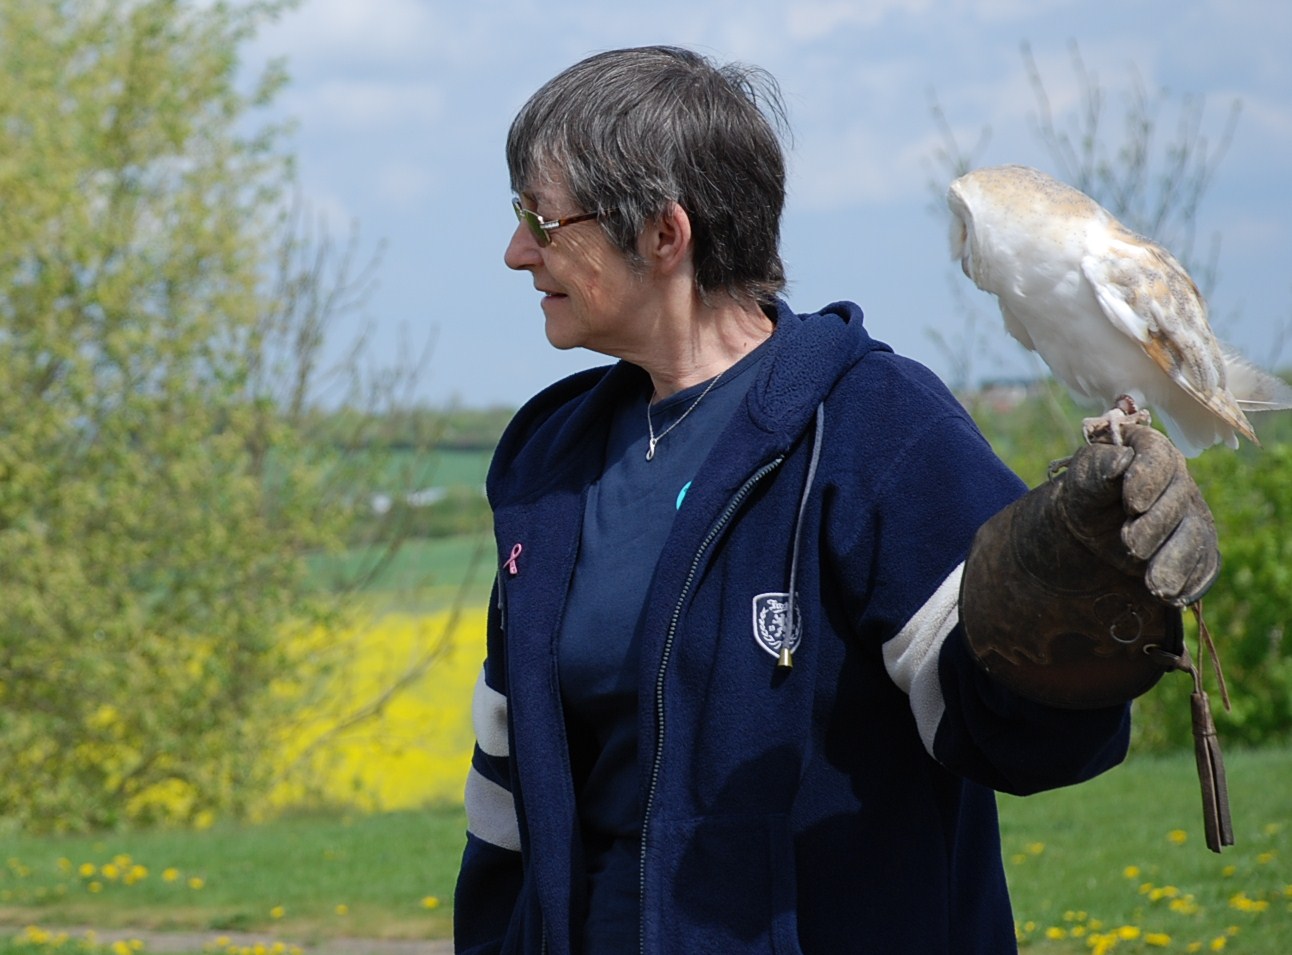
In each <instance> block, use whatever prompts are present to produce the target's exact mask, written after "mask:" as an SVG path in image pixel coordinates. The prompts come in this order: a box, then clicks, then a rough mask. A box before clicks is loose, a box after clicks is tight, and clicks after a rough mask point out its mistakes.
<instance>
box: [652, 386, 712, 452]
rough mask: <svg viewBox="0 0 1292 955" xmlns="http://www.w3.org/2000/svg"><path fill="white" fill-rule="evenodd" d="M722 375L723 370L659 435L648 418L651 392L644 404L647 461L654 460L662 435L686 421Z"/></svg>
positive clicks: (653, 397) (653, 392) (653, 399)
mask: <svg viewBox="0 0 1292 955" xmlns="http://www.w3.org/2000/svg"><path fill="white" fill-rule="evenodd" d="M724 374H726V371H725V370H724V371H720V372H718V373H717V374H716V375H714V377H713V380H712V381H711V382H709V384H708V387H706V388H705V389H704V391H702V392H700V397H698V398H696V399H695V400H694V401H693V402H691V407H689V408H687V409H686V410H685V411H683V412H682V415H681V417H679V418H678V419H677V420H676V421H674V422H673V423H672V424H671V425H669V426H668V427H667V428H665V429H664V430H663V431H661V432H660V433H659V434H656V433H655V423H654V422H653V421H651V416H650V406H651V404H652V403H653V402H654V401H655V391H654V390H652V391H651V393H650V401H648V402H646V430H647V432H648V433H649V434H650V439H649V441H648V442H647V445H646V460H647V461H651V460H653V459H654V458H655V446H656V445H657V444H659V443H660V441H662V440H663V439H664V435H666V434H668V433H669V432H670V431H672V430H673V429H674V428H676V427H677V426H678V425H680V424H681V423H682V422H683V421H685V420H686V416H687V415H689V414H690V413H691V412H692V411H694V410H695V406H696V405H698V404H699V403H700V402H701V401H703V400H704V396H705V395H707V394H708V393H709V392H711V391H712V390H713V386H714V385H716V384H717V383H718V379H719V378H721V377H722V376H723V375H724Z"/></svg>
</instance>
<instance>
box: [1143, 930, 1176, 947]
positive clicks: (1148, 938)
mask: <svg viewBox="0 0 1292 955" xmlns="http://www.w3.org/2000/svg"><path fill="white" fill-rule="evenodd" d="M1144 944H1145V945H1151V946H1153V947H1154V948H1166V947H1167V946H1168V945H1170V944H1171V936H1169V935H1167V934H1166V933H1165V932H1145V933H1144Z"/></svg>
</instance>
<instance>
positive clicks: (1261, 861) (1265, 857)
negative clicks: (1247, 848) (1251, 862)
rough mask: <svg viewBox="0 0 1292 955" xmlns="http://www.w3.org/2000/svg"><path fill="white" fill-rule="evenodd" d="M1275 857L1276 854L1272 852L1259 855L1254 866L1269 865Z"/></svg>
mask: <svg viewBox="0 0 1292 955" xmlns="http://www.w3.org/2000/svg"><path fill="white" fill-rule="evenodd" d="M1275 855H1276V854H1275V853H1273V852H1262V853H1261V854H1260V855H1258V856H1257V857H1256V864H1257V865H1269V864H1270V863H1271V862H1273V861H1274V857H1275Z"/></svg>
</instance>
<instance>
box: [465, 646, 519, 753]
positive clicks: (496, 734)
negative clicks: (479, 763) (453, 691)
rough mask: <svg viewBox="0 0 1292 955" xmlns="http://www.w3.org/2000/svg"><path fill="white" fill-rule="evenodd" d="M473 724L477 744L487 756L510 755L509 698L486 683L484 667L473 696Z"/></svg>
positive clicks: (481, 669)
mask: <svg viewBox="0 0 1292 955" xmlns="http://www.w3.org/2000/svg"><path fill="white" fill-rule="evenodd" d="M471 724H472V726H473V727H474V728H475V732H476V742H477V743H478V744H479V746H480V749H481V750H482V751H483V752H484V753H485V755H487V756H494V757H505V756H508V755H510V751H511V747H510V745H509V744H508V742H507V697H505V696H503V695H502V694H501V693H499V692H498V691H497V690H495V689H494V688H493V687H491V686H489V684H487V683H485V675H484V667H481V668H480V676H479V678H478V679H477V680H476V688H475V692H474V693H473V694H472V696H471Z"/></svg>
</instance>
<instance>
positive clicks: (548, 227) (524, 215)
mask: <svg viewBox="0 0 1292 955" xmlns="http://www.w3.org/2000/svg"><path fill="white" fill-rule="evenodd" d="M511 207H512V208H513V209H515V210H516V219H517V221H519V222H523V223H525V225H526V226H528V228H529V231H530V232H531V233H533V235H534V241H535V242H537V243H538V244H539V246H540V247H541V248H547V247H548V246H549V245H551V244H552V233H553V232H555V231H556V230H557V229H559V228H561V226H566V225H574V223H576V222H586V221H588V220H589V219H596V218H598V217H599V216H600V215H601V213H599V212H584V213H581V214H579V215H577V216H566V217H565V218H564V219H556V220H554V221H552V222H548V221H547V220H546V219H544V218H543V217H542V216H540V215H539V214H538V213H537V212H534V211H533V210H532V209H525V208H523V207H522V206H521V204H520V200H519V199H512V200H511Z"/></svg>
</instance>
